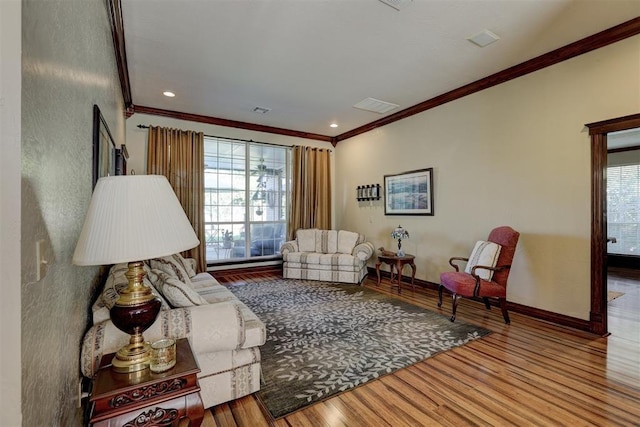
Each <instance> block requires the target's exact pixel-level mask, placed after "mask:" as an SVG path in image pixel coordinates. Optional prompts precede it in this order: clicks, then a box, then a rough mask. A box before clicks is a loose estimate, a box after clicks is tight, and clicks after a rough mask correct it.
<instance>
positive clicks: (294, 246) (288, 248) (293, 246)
mask: <svg viewBox="0 0 640 427" xmlns="http://www.w3.org/2000/svg"><path fill="white" fill-rule="evenodd" d="M289 252H299V250H298V242H297V241H296V240H289V241H288V242H284V243H283V244H282V246H281V247H280V253H281V254H282V255H284V254H288V253H289Z"/></svg>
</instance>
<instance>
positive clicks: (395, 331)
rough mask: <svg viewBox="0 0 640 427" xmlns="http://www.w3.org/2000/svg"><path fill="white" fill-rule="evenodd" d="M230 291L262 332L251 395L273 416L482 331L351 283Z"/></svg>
mask: <svg viewBox="0 0 640 427" xmlns="http://www.w3.org/2000/svg"><path fill="white" fill-rule="evenodd" d="M230 289H231V291H232V292H233V293H234V294H235V295H236V296H237V297H238V298H239V299H240V300H241V301H243V302H244V303H245V304H246V305H247V306H248V307H249V308H251V310H252V311H253V312H254V313H255V314H256V315H257V316H258V317H259V318H260V319H261V320H262V321H263V322H264V324H265V326H266V328H267V342H266V344H265V345H264V346H262V347H261V348H260V351H261V354H262V372H263V384H262V387H261V390H260V391H259V392H258V397H259V398H260V399H261V400H262V402H263V403H264V405H265V406H266V408H267V409H268V410H269V411H270V412H271V414H272V415H273V417H274V418H278V417H281V416H283V415H286V414H288V413H290V412H293V411H295V410H297V409H300V408H302V407H304V406H307V405H309V404H312V403H314V402H317V401H319V400H322V399H325V398H327V397H329V396H331V395H334V394H337V393H340V392H342V391H345V390H348V389H350V388H353V387H356V386H358V385H361V384H363V383H365V382H367V381H370V380H372V379H375V378H378V377H380V376H382V375H385V374H388V373H391V372H393V371H395V370H397V369H401V368H404V367H406V366H409V365H411V364H414V363H416V362H419V361H421V360H424V359H426V358H428V357H431V356H433V355H435V354H437V353H439V352H442V351H446V350H449V349H451V348H454V347H457V346H460V345H463V344H466V343H468V342H470V341H473V340H475V339H478V338H481V337H482V336H484V335H487V334H488V333H489V331H488V330H486V329H483V328H480V327H476V326H472V325H469V324H465V323H462V322H459V321H457V322H455V323H451V322H450V321H449V320H448V318H447V317H445V316H442V315H440V314H438V313H434V312H431V311H428V310H424V309H422V308H420V307H416V306H413V305H410V304H406V303H403V302H402V301H399V300H395V299H393V298H390V297H387V296H385V295H383V294H380V293H378V292H375V291H372V290H369V289H366V288H363V287H361V286H356V285H346V284H332V283H327V282H316V281H305V280H291V279H284V280H269V281H262V282H255V283H248V284H241V285H232V286H230Z"/></svg>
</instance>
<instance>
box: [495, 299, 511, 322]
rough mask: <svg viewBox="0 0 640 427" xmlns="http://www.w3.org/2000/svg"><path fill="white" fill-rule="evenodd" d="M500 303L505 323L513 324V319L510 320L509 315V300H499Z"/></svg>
mask: <svg viewBox="0 0 640 427" xmlns="http://www.w3.org/2000/svg"><path fill="white" fill-rule="evenodd" d="M498 301H499V302H500V309H501V310H502V317H504V323H506V324H507V325H508V324H510V323H511V319H509V313H507V299H506V298H499V299H498Z"/></svg>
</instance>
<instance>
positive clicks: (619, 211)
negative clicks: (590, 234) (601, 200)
mask: <svg viewBox="0 0 640 427" xmlns="http://www.w3.org/2000/svg"><path fill="white" fill-rule="evenodd" d="M639 224H640V165H623V166H611V167H608V168H607V236H608V237H615V238H616V243H611V242H609V243H608V244H607V251H608V253H610V254H620V255H640V227H639Z"/></svg>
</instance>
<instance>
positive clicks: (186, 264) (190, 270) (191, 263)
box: [171, 254, 197, 278]
mask: <svg viewBox="0 0 640 427" xmlns="http://www.w3.org/2000/svg"><path fill="white" fill-rule="evenodd" d="M171 256H172V257H173V259H175V260H176V261H177V262H179V263H180V265H182V268H184V271H186V272H187V274H188V275H189V278H191V277H193V276H195V275H196V274H197V273H196V270H195V269H194V267H195V260H194V259H193V258H189V259H188V260H187V259H185V258H184V257H183V256H182V255H180V254H173V255H171Z"/></svg>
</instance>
